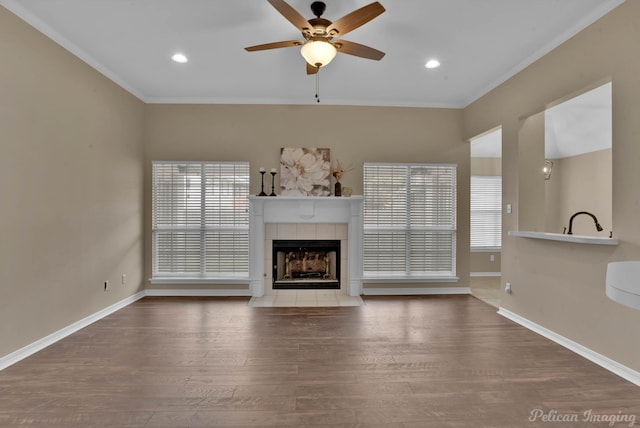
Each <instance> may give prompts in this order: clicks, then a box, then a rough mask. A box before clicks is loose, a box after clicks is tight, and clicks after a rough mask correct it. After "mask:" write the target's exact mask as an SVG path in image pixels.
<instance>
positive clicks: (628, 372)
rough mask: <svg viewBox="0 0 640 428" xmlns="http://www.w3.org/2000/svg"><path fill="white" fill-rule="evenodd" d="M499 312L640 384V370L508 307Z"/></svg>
mask: <svg viewBox="0 0 640 428" xmlns="http://www.w3.org/2000/svg"><path fill="white" fill-rule="evenodd" d="M498 314H500V315H502V316H503V317H505V318H508V319H510V320H511V321H513V322H515V323H517V324H520V325H521V326H523V327H525V328H527V329H529V330H531V331H533V332H535V333H538V334H539V335H541V336H544V337H546V338H547V339H549V340H552V341H554V342H556V343H557V344H559V345H562V346H564V347H565V348H567V349H569V350H570V351H573V352H575V353H576V354H578V355H580V356H582V357H584V358H586V359H587V360H589V361H591V362H593V363H596V364H597V365H599V366H600V367H602V368H605V369H607V370H609V371H610V372H612V373H614V374H616V375H618V376H620V377H621V378H623V379H626V380H628V381H629V382H631V383H634V384H636V385H638V386H640V372H637V371H635V370H633V369H631V368H629V367H627V366H624V365H622V364H620V363H618V362H617V361H614V360H612V359H611V358H608V357H605V356H604V355H602V354H599V353H597V352H595V351H593V350H591V349H589V348H587V347H585V346H582V345H580V344H579V343H576V342H574V341H573V340H570V339H567V338H566V337H564V336H561V335H559V334H557V333H555V332H553V331H551V330H549V329H547V328H545V327H542V326H541V325H539V324H536V323H534V322H532V321H529V320H528V319H526V318H523V317H521V316H520V315H518V314H515V313H513V312H511V311H509V310H507V309H504V308H500V309H499V310H498Z"/></svg>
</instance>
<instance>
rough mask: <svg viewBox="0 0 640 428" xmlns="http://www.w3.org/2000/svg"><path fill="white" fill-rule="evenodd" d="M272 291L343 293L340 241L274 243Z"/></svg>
mask: <svg viewBox="0 0 640 428" xmlns="http://www.w3.org/2000/svg"><path fill="white" fill-rule="evenodd" d="M272 260H273V289H274V290H277V289H280V290H282V289H289V290H291V289H296V290H318V289H330V290H331V289H335V290H338V289H340V241H339V240H326V239H313V240H274V241H273V253H272Z"/></svg>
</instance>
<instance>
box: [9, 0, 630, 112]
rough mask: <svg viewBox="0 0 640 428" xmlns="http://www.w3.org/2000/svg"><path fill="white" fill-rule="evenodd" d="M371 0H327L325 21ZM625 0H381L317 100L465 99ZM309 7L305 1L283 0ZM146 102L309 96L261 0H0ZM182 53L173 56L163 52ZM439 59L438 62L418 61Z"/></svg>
mask: <svg viewBox="0 0 640 428" xmlns="http://www.w3.org/2000/svg"><path fill="white" fill-rule="evenodd" d="M370 1H371V0H340V1H338V0H333V1H332V0H326V3H327V10H326V12H325V14H324V16H323V17H324V18H327V19H330V20H332V21H335V20H337V19H338V18H340V17H342V16H343V15H345V14H347V13H349V12H351V11H352V10H355V9H357V8H359V7H362V6H364V5H366V4H368V3H370ZM623 1H624V0H482V1H480V0H380V2H381V3H382V4H383V6H384V7H385V8H386V12H385V13H383V14H382V15H380V16H379V17H377V18H376V19H374V20H373V21H371V22H369V23H367V24H365V25H364V26H362V27H360V28H358V29H356V30H354V31H353V32H351V33H349V34H348V35H347V36H346V37H345V39H346V40H349V41H353V42H357V43H361V44H365V45H368V46H371V47H373V48H376V49H379V50H382V51H384V52H386V56H385V57H384V58H383V59H382V61H380V62H376V61H371V60H366V59H361V58H357V57H353V56H349V55H345V54H339V55H338V57H337V58H336V59H334V61H333V62H332V63H331V64H329V65H328V66H327V67H326V69H323V70H322V72H321V77H320V79H321V92H320V95H321V99H322V103H323V104H335V105H339V104H349V105H381V106H389V105H397V106H419V107H452V108H460V107H464V106H466V105H468V104H469V103H470V102H472V101H474V100H475V99H477V98H478V97H480V96H481V95H483V94H485V93H486V92H488V91H490V90H491V89H493V88H494V87H496V86H497V85H498V84H500V83H501V82H503V81H504V80H506V79H507V78H509V77H511V76H512V75H513V74H515V73H517V72H518V71H520V70H521V69H523V68H524V67H526V66H527V65H529V64H530V63H531V62H533V61H534V60H536V59H537V58H539V57H541V56H542V55H544V54H545V53H547V52H548V51H550V50H551V49H553V48H554V47H556V46H558V45H559V44H560V43H562V42H563V41H565V40H566V39H568V38H569V37H571V36H572V35H574V34H575V33H577V32H578V31H580V30H581V29H583V28H584V27H586V26H587V25H589V24H590V23H592V22H593V21H595V20H597V19H598V18H599V17H601V16H602V15H604V14H606V13H607V12H608V11H610V10H611V9H613V8H614V7H616V6H617V5H619V4H620V3H622V2H623ZM289 3H290V4H291V5H292V6H293V7H294V8H295V9H296V10H298V11H299V12H300V13H301V14H302V15H303V16H305V17H307V18H311V17H312V14H311V11H310V10H309V5H310V3H311V0H289ZM0 4H2V5H4V6H5V7H7V8H8V9H10V10H11V11H13V12H14V13H16V14H17V15H18V16H20V17H22V18H23V19H24V20H25V21H27V22H29V23H30V24H31V25H33V26H34V27H36V28H38V29H39V30H40V31H42V32H43V33H45V34H47V35H48V36H49V37H51V38H52V39H54V40H55V41H56V42H58V43H59V44H61V45H62V46H64V47H65V48H67V49H68V50H70V51H71V52H73V53H74V54H76V55H77V56H79V57H80V58H82V59H83V60H84V61H86V62H87V63H89V64H90V65H92V66H93V67H95V68H96V69H98V70H99V71H101V72H102V73H104V74H105V75H106V76H108V77H109V78H111V79H112V80H114V81H115V82H116V83H118V84H120V85H121V86H122V87H124V88H125V89H127V90H128V91H130V92H131V93H133V94H134V95H136V96H137V97H139V98H140V99H142V100H143V101H145V102H149V103H158V102H173V103H246V104H253V103H259V104H264V103H276V104H280V103H286V104H314V103H315V99H314V94H315V78H314V77H312V76H307V75H306V73H305V66H304V62H303V59H302V57H301V56H300V53H299V50H298V48H285V49H278V50H270V51H262V52H252V53H249V52H246V51H245V50H244V49H243V48H244V47H246V46H251V45H256V44H262V43H268V42H273V41H281V40H292V39H298V38H300V34H299V32H298V31H297V30H296V29H295V27H294V26H293V25H292V24H291V23H289V22H288V21H287V20H286V19H285V18H284V17H283V16H282V15H280V14H279V13H278V12H277V11H276V10H275V9H274V8H273V7H272V6H271V5H270V4H269V3H267V1H266V0H0ZM176 51H181V52H183V53H185V54H186V55H187V56H188V57H189V59H190V61H189V62H188V63H187V64H182V65H181V64H176V63H174V62H172V61H171V60H170V56H171V55H172V54H173V53H175V52H176ZM432 57H435V58H438V59H439V60H440V62H441V63H442V66H441V67H440V68H438V69H436V70H427V69H425V68H424V63H425V62H426V61H427V60H428V59H430V58H432Z"/></svg>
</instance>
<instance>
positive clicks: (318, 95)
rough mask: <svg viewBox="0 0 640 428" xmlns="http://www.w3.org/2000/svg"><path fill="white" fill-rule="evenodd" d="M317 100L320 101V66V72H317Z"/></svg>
mask: <svg viewBox="0 0 640 428" xmlns="http://www.w3.org/2000/svg"><path fill="white" fill-rule="evenodd" d="M316 102H317V103H318V104H319V103H320V67H318V72H317V73H316Z"/></svg>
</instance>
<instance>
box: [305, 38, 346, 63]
mask: <svg viewBox="0 0 640 428" xmlns="http://www.w3.org/2000/svg"><path fill="white" fill-rule="evenodd" d="M337 52H338V51H337V50H336V47H335V46H333V45H332V44H331V43H329V42H326V41H323V40H310V41H308V42H307V43H305V44H304V45H302V48H301V49H300V53H301V54H302V57H303V58H304V60H305V61H307V62H308V63H309V64H311V65H312V66H314V67H324V66H325V65H327V64H329V63H330V62H331V60H332V59H333V58H335V56H336V53H337Z"/></svg>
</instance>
